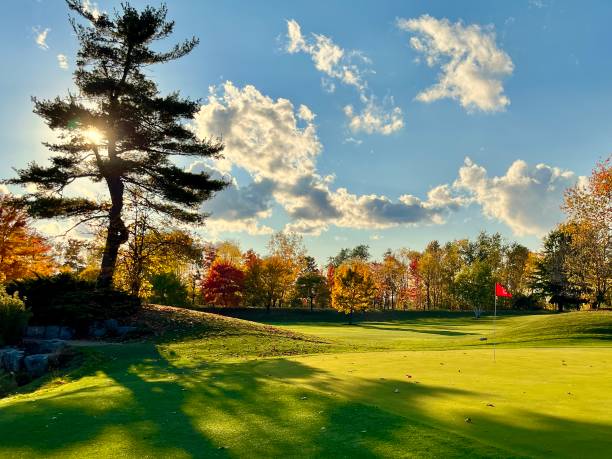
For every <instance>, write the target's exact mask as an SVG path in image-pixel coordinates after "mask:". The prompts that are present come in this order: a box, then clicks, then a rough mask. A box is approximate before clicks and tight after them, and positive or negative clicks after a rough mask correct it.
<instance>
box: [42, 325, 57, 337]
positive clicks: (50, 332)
mask: <svg viewBox="0 0 612 459" xmlns="http://www.w3.org/2000/svg"><path fill="white" fill-rule="evenodd" d="M59 335H60V327H58V326H57V325H47V327H46V329H45V338H46V339H57V338H59Z"/></svg>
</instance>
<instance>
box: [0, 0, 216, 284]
mask: <svg viewBox="0 0 612 459" xmlns="http://www.w3.org/2000/svg"><path fill="white" fill-rule="evenodd" d="M67 4H68V7H69V8H70V9H71V10H72V11H74V12H75V13H76V14H77V16H80V17H81V19H82V20H85V21H86V22H87V24H86V25H83V24H81V23H79V22H77V20H76V19H75V18H71V24H72V27H73V28H74V31H75V33H76V36H77V38H78V40H79V44H80V49H79V52H78V55H77V61H76V66H77V68H76V71H75V72H74V82H75V84H76V86H77V88H78V92H77V93H76V94H72V93H69V94H68V96H67V97H65V98H59V97H58V98H55V99H53V100H38V99H36V98H34V99H33V102H34V112H35V113H36V114H38V115H39V116H41V117H42V118H43V119H44V120H45V122H46V123H47V124H48V126H49V127H50V128H51V129H53V130H54V131H57V132H58V138H59V142H58V143H45V145H46V146H47V147H48V148H49V149H50V150H51V151H52V152H54V153H55V156H52V157H51V158H50V162H51V164H50V165H49V166H41V165H38V164H36V163H30V164H29V165H28V167H27V168H25V169H22V170H18V171H17V173H18V178H15V179H11V180H7V181H6V182H5V183H9V184H19V185H27V184H33V185H35V186H36V191H35V192H33V193H30V194H27V195H26V196H25V197H24V202H25V204H26V205H27V207H28V210H29V212H30V214H31V215H32V216H34V217H39V218H51V217H78V218H79V221H80V222H81V223H82V222H84V221H91V220H94V219H106V222H107V235H106V244H105V249H104V254H103V258H102V263H101V270H100V274H99V277H98V285H99V286H100V287H108V286H110V285H111V283H112V278H113V273H114V270H115V262H116V260H117V252H118V250H119V247H120V246H121V244H123V243H125V242H126V240H127V239H128V232H127V229H126V226H125V224H124V222H123V219H122V211H123V207H124V205H125V204H126V202H128V200H129V199H130V196H131V195H134V194H137V195H146V196H148V201H147V205H148V206H149V207H150V208H151V209H153V210H155V211H156V212H158V213H159V214H161V215H165V216H168V217H170V218H172V219H175V220H177V221H180V222H187V223H196V222H199V221H201V219H202V218H203V217H205V216H204V215H202V214H200V213H199V212H198V207H199V205H200V204H201V203H202V202H203V201H204V200H206V199H209V198H210V197H211V196H212V193H214V192H215V191H218V190H221V189H222V188H223V187H224V186H225V185H226V184H225V183H224V182H222V181H218V180H212V179H211V178H210V176H209V175H207V174H205V173H199V174H196V173H191V172H186V171H185V170H183V169H182V168H179V167H177V166H176V165H175V164H174V163H173V162H172V160H171V159H172V157H173V156H191V157H211V156H213V157H216V156H218V155H220V153H221V151H222V150H223V144H222V143H221V142H220V141H219V140H214V141H213V140H199V139H198V138H196V136H195V134H194V133H193V132H192V131H191V130H190V129H189V128H188V127H187V126H186V125H185V124H184V122H185V121H186V120H190V119H192V118H193V117H194V115H195V113H196V112H197V111H198V109H199V103H198V102H197V101H192V100H189V99H186V98H183V97H181V96H180V95H179V93H178V92H174V93H171V94H169V95H167V96H162V95H160V92H159V90H158V88H157V85H156V83H155V82H154V81H153V80H152V79H151V78H149V76H148V75H147V74H146V73H145V71H146V69H147V68H148V67H149V66H151V65H153V64H163V63H166V62H170V61H173V60H175V59H178V58H180V57H183V56H185V55H186V54H188V53H189V52H191V51H192V50H193V48H194V47H195V46H196V45H197V44H198V40H197V39H196V38H192V39H190V40H186V41H184V42H182V43H180V44H177V45H175V46H174V47H172V48H171V49H170V50H169V51H166V52H159V51H156V50H153V45H154V43H155V42H157V41H158V40H162V39H164V38H167V37H168V36H169V35H171V34H172V31H173V29H174V22H173V21H168V20H166V14H167V9H166V7H165V6H161V7H160V8H152V7H146V8H145V9H144V10H142V11H138V10H136V9H135V8H133V7H131V6H130V5H129V4H127V3H124V4H122V6H121V8H120V10H118V11H114V13H113V14H112V15H109V14H101V15H94V14H92V13H91V12H90V11H88V9H87V8H85V6H84V5H83V3H82V2H81V1H80V0H67ZM78 179H89V180H92V181H94V182H102V183H105V184H106V186H107V188H108V196H109V198H110V200H102V201H99V202H98V201H94V200H90V199H87V198H74V197H65V196H63V192H64V190H65V188H66V187H67V186H68V185H70V184H71V183H73V182H74V181H75V180H78Z"/></svg>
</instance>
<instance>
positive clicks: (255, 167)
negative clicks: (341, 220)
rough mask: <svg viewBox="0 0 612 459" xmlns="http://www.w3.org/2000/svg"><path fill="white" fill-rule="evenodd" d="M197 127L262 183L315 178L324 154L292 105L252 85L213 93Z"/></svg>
mask: <svg viewBox="0 0 612 459" xmlns="http://www.w3.org/2000/svg"><path fill="white" fill-rule="evenodd" d="M305 108H306V109H307V107H305ZM302 111H303V112H304V111H305V110H302ZM195 123H196V126H195V127H196V130H197V132H198V133H199V134H200V135H201V136H202V137H209V136H216V135H219V136H222V137H223V139H224V142H225V146H226V148H225V152H224V156H225V157H226V159H227V160H229V161H231V163H232V164H233V165H235V166H238V167H241V168H243V169H246V170H247V171H249V173H251V174H252V175H253V177H254V178H255V179H258V180H261V179H264V178H268V179H272V180H274V181H277V182H283V183H294V182H295V181H296V180H297V179H298V178H299V177H302V176H304V175H310V174H313V173H314V171H315V158H316V157H317V155H318V154H319V153H320V151H321V148H322V147H321V143H320V142H319V139H318V137H317V134H316V129H315V126H314V124H312V121H310V122H309V121H306V126H304V127H299V126H298V121H297V116H296V114H295V112H294V106H293V104H292V103H291V102H290V101H289V100H287V99H282V98H279V99H276V100H273V99H272V98H270V97H267V96H264V95H263V94H261V93H260V92H259V91H258V90H257V89H256V88H255V87H254V86H250V85H247V86H245V87H244V88H242V89H240V88H237V87H236V86H234V85H233V83H232V82H229V81H228V82H226V83H225V84H223V86H222V87H221V88H211V92H210V95H209V98H208V103H207V104H205V105H202V107H201V109H200V111H199V112H198V114H197V116H196V119H195Z"/></svg>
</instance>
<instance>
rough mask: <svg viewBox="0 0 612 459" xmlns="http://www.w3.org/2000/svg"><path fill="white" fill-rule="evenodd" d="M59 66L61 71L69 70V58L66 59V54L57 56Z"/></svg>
mask: <svg viewBox="0 0 612 459" xmlns="http://www.w3.org/2000/svg"><path fill="white" fill-rule="evenodd" d="M57 64H58V65H59V67H60V69H64V70H67V69H68V58H67V57H66V55H65V54H58V55H57Z"/></svg>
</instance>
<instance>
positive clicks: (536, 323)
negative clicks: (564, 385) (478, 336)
mask: <svg viewBox="0 0 612 459" xmlns="http://www.w3.org/2000/svg"><path fill="white" fill-rule="evenodd" d="M496 336H497V341H498V342H500V343H522V344H534V345H538V344H544V343H557V344H563V343H569V342H575V343H576V344H580V345H610V344H612V311H584V312H568V313H565V314H552V315H542V316H540V315H535V316H524V317H520V318H511V319H508V322H506V324H505V325H503V326H502V328H501V329H500V330H499V332H498V333H497V334H496Z"/></svg>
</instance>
